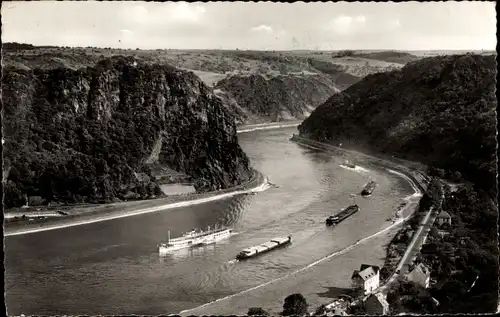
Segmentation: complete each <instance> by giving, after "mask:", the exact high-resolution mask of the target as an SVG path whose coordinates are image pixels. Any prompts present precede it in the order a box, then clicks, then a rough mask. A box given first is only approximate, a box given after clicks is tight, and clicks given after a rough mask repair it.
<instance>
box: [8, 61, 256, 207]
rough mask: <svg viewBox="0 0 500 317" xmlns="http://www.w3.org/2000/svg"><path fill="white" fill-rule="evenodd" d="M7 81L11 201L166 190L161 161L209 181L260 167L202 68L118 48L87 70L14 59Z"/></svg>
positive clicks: (201, 184) (225, 180) (92, 198)
mask: <svg viewBox="0 0 500 317" xmlns="http://www.w3.org/2000/svg"><path fill="white" fill-rule="evenodd" d="M2 85H3V87H2V89H3V92H2V94H3V96H2V98H3V124H4V126H3V128H4V130H3V133H4V139H5V144H4V170H3V172H4V173H3V175H4V181H6V182H5V183H4V184H5V187H4V189H5V204H6V206H7V207H13V206H19V205H22V204H24V203H25V200H26V197H30V196H40V197H42V198H43V199H44V200H45V201H60V202H71V203H74V202H99V201H100V202H103V201H110V200H113V199H116V198H122V199H123V198H124V196H125V195H126V194H127V193H130V192H131V191H132V192H134V193H136V194H137V195H138V196H140V197H142V198H145V197H149V196H151V195H155V194H160V192H159V189H158V186H157V184H156V183H155V179H154V177H152V175H151V169H150V168H149V166H150V165H151V164H157V165H158V164H159V165H163V166H166V167H168V169H170V170H173V171H176V172H179V173H183V174H186V175H188V176H189V177H191V178H192V179H193V180H194V182H195V187H196V188H197V190H199V191H206V190H210V189H217V188H226V187H229V186H232V185H235V184H238V183H240V182H242V181H244V180H247V179H248V178H249V177H250V174H251V173H250V168H249V161H248V158H247V157H246V155H245V154H244V153H243V151H242V150H241V148H240V147H239V145H238V143H237V137H236V127H235V124H234V120H233V118H232V116H231V115H230V114H229V113H228V112H227V111H226V110H225V108H224V107H223V106H222V105H221V102H220V100H219V99H218V98H217V97H215V95H214V94H213V92H212V91H211V90H210V89H209V88H207V87H206V86H205V84H203V83H202V82H201V81H200V80H199V79H198V77H196V76H194V75H193V74H192V73H188V72H185V71H181V70H178V69H176V68H173V67H170V66H168V65H156V64H145V63H142V62H140V61H137V60H136V59H134V58H132V57H113V58H111V59H105V60H102V61H100V62H99V63H97V64H96V65H95V66H94V67H86V68H81V69H78V70H73V69H68V68H56V69H45V70H40V69H34V70H31V69H28V70H26V69H19V68H15V67H7V68H6V69H4V74H3V78H2Z"/></svg>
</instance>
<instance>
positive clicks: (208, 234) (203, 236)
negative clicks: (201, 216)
mask: <svg viewBox="0 0 500 317" xmlns="http://www.w3.org/2000/svg"><path fill="white" fill-rule="evenodd" d="M232 233H233V229H228V228H219V229H218V228H217V227H215V229H213V230H210V227H208V230H207V231H203V230H200V231H196V229H193V230H191V231H189V232H186V233H185V234H183V235H182V236H181V237H178V238H174V239H170V231H168V240H167V243H161V244H160V246H159V252H160V255H162V254H168V253H170V252H172V251H175V250H179V249H184V248H192V247H196V246H202V245H208V244H213V243H216V242H217V241H220V240H223V239H226V238H229V237H230V236H231V235H232Z"/></svg>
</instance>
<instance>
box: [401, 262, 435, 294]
mask: <svg viewBox="0 0 500 317" xmlns="http://www.w3.org/2000/svg"><path fill="white" fill-rule="evenodd" d="M406 280H407V281H410V282H414V283H417V284H419V285H422V286H423V287H425V288H428V287H429V284H430V280H431V272H430V271H429V269H428V268H427V266H425V264H423V263H420V264H418V265H416V266H414V267H413V268H411V269H410V271H409V273H408V275H406Z"/></svg>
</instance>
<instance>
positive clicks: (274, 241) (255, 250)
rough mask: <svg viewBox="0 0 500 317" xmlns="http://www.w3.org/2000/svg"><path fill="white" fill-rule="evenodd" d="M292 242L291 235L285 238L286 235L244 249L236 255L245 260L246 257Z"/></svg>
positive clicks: (237, 257)
mask: <svg viewBox="0 0 500 317" xmlns="http://www.w3.org/2000/svg"><path fill="white" fill-rule="evenodd" d="M291 242H292V237H291V236H288V237H286V238H284V237H282V238H274V239H272V240H271V241H269V242H266V243H263V244H261V245H258V246H254V247H250V248H247V249H244V250H242V251H241V252H240V253H238V255H236V259H238V260H244V259H249V258H253V257H255V256H257V255H259V254H262V253H266V252H269V251H271V250H274V249H277V248H280V247H283V246H285V245H287V244H290V243H291Z"/></svg>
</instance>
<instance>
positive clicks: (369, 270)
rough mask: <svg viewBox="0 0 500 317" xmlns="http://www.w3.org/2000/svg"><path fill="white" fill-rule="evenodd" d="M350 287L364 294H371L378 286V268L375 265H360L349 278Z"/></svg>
mask: <svg viewBox="0 0 500 317" xmlns="http://www.w3.org/2000/svg"><path fill="white" fill-rule="evenodd" d="M351 281H352V286H353V287H354V288H362V289H363V291H364V294H365V295H366V294H368V293H371V292H372V291H373V290H375V289H377V288H378V287H379V284H380V268H379V267H378V266H375V265H368V264H361V267H360V269H359V270H354V272H353V273H352V276H351Z"/></svg>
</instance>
